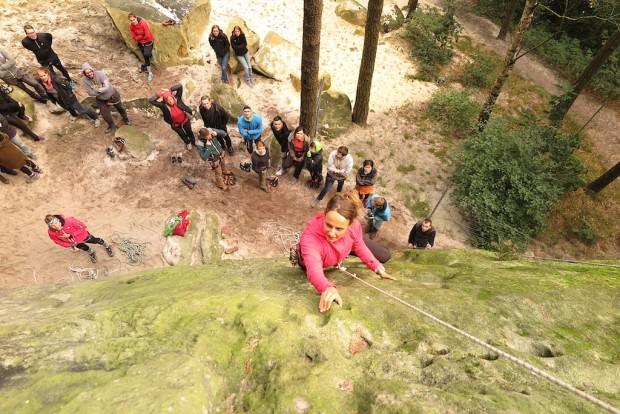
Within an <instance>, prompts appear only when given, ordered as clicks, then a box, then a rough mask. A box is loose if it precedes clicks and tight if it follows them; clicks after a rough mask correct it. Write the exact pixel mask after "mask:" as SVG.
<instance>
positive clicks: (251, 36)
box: [225, 16, 260, 73]
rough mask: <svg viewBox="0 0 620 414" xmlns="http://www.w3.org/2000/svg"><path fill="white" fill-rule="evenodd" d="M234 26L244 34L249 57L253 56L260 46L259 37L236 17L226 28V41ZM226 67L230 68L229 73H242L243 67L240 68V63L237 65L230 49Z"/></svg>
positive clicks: (236, 60)
mask: <svg viewBox="0 0 620 414" xmlns="http://www.w3.org/2000/svg"><path fill="white" fill-rule="evenodd" d="M235 26H239V27H240V28H241V30H242V31H243V33H244V34H245V40H247V42H248V50H249V51H250V56H254V54H255V53H256V51H257V50H258V48H259V46H260V36H258V35H257V34H256V32H254V31H253V30H251V29H249V28H248V26H247V24H246V23H245V20H243V19H242V18H241V17H238V16H237V17H235V18H233V19H232V20H231V21H230V22H229V23H228V27H227V28H226V32H225V33H226V36H228V39H230V37H231V35H232V31H233V29H234V27H235ZM228 67H229V68H230V71H231V73H238V72H242V71H243V66H241V63H239V60H238V59H237V56H236V55H235V52H233V50H232V47H231V48H230V60H229V61H228Z"/></svg>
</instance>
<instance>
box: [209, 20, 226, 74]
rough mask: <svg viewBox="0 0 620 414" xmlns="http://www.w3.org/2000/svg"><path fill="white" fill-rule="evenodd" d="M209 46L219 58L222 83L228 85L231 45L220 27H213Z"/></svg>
mask: <svg viewBox="0 0 620 414" xmlns="http://www.w3.org/2000/svg"><path fill="white" fill-rule="evenodd" d="M209 44H210V45H211V47H212V48H213V51H214V52H215V57H217V63H219V64H220V67H221V69H222V82H224V83H228V59H230V43H229V42H228V37H226V35H225V34H224V32H223V31H222V29H220V26H218V25H217V24H215V25H213V27H211V34H210V35H209Z"/></svg>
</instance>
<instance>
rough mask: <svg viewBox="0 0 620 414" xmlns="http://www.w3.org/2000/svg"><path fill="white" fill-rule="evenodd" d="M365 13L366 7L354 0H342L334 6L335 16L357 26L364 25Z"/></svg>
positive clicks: (366, 11)
mask: <svg viewBox="0 0 620 414" xmlns="http://www.w3.org/2000/svg"><path fill="white" fill-rule="evenodd" d="M367 13H368V10H366V7H364V6H362V5H361V4H359V3H358V2H356V1H355V0H344V1H342V2H340V4H338V6H336V16H338V17H340V18H341V19H343V20H345V21H347V22H349V23H351V24H354V25H357V26H366V14H367Z"/></svg>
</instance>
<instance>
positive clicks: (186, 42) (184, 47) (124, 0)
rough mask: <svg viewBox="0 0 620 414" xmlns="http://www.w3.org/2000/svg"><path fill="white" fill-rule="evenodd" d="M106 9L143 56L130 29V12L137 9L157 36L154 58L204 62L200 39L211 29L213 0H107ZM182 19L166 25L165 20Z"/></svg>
mask: <svg viewBox="0 0 620 414" xmlns="http://www.w3.org/2000/svg"><path fill="white" fill-rule="evenodd" d="M105 3H106V10H107V12H108V14H109V15H110V17H111V18H112V21H113V22H114V25H115V26H116V28H117V29H118V31H119V32H120V34H121V37H122V38H123V40H124V41H125V43H126V44H127V46H129V48H131V50H132V51H133V52H134V53H135V54H136V55H137V56H138V58H140V59H142V53H141V52H140V50H139V49H138V47H137V45H136V42H135V41H134V40H133V39H132V38H131V35H130V33H129V20H128V18H127V15H128V14H129V13H135V14H136V15H137V16H139V17H141V18H143V19H145V20H146V22H147V23H148V25H149V27H150V29H151V32H152V33H153V36H154V37H155V44H154V58H153V61H154V62H155V63H157V64H158V65H160V66H164V67H167V66H175V65H191V64H202V59H201V57H200V42H201V41H202V37H203V34H204V33H205V31H209V28H210V26H209V15H210V14H211V0H160V1H159V3H158V2H144V1H141V0H105ZM171 18H172V19H175V20H177V21H179V22H178V23H177V24H176V25H174V26H164V25H162V24H161V22H162V21H163V20H166V19H171Z"/></svg>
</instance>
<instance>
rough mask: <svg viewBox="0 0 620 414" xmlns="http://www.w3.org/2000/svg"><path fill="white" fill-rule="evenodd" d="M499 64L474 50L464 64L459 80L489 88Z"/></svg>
mask: <svg viewBox="0 0 620 414" xmlns="http://www.w3.org/2000/svg"><path fill="white" fill-rule="evenodd" d="M498 69H499V64H498V63H497V62H496V61H495V60H493V59H490V58H488V57H487V56H485V55H484V54H483V53H480V51H478V50H476V51H475V52H474V53H473V55H472V56H471V61H470V62H469V63H468V64H467V65H465V68H464V69H463V76H462V77H461V82H462V83H463V84H464V85H469V86H477V87H479V88H490V87H491V86H493V83H494V82H495V78H496V76H497V71H498Z"/></svg>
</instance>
